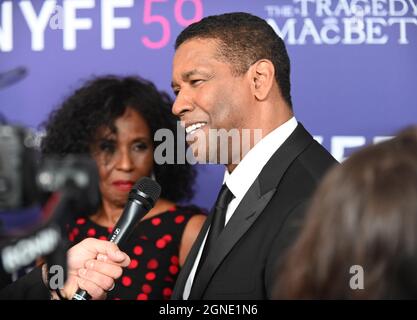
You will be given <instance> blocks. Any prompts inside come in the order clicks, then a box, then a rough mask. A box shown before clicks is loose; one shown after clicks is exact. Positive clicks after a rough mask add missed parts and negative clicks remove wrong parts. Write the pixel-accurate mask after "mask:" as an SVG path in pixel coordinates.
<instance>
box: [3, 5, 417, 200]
mask: <svg viewBox="0 0 417 320" xmlns="http://www.w3.org/2000/svg"><path fill="white" fill-rule="evenodd" d="M233 11H245V12H250V13H253V14H255V15H258V16H260V17H262V18H264V19H265V20H266V21H267V22H268V23H269V24H270V25H271V26H272V28H273V29H274V30H275V31H276V32H277V33H278V34H279V35H280V36H281V37H282V38H283V39H284V41H285V42H286V44H287V48H288V51H289V55H290V59H291V64H292V74H291V80H292V96H293V104H294V110H295V114H296V117H297V118H298V120H299V121H301V122H303V123H304V125H305V126H306V127H307V128H308V129H309V130H310V132H312V133H313V134H314V135H315V137H316V139H317V140H318V141H319V142H321V143H322V144H323V145H324V146H325V147H326V148H327V149H328V150H329V151H331V152H332V154H333V155H334V156H335V157H336V158H337V159H339V160H343V159H344V158H345V157H347V156H348V155H349V154H350V153H351V152H353V151H354V150H357V148H360V147H361V146H363V145H366V144H370V143H374V142H376V141H378V140H381V139H385V138H387V137H389V136H392V135H393V134H395V132H396V131H398V130H399V129H401V128H403V127H405V126H407V125H410V124H415V123H417V0H341V1H333V0H317V1H316V0H287V1H285V0H282V1H281V0H279V1H274V0H257V1H253V0H219V1H215V0H140V1H139V0H63V1H58V0H57V1H55V0H45V1H42V0H21V1H20V0H13V1H0V73H5V72H7V71H10V70H13V69H15V68H18V67H22V68H25V69H26V70H27V75H26V77H25V78H24V79H22V80H21V81H19V82H17V83H15V84H13V85H9V86H7V87H3V88H2V89H0V110H1V114H2V116H3V117H5V118H6V119H7V121H8V122H10V123H14V124H20V125H24V126H28V127H31V128H34V129H39V125H40V124H41V123H42V122H43V121H44V120H45V119H46V117H47V115H48V114H49V112H50V111H51V110H52V109H53V108H54V107H55V106H57V105H58V104H59V103H60V102H61V101H62V99H64V98H65V97H66V96H67V95H68V94H70V93H71V92H72V91H73V90H74V89H75V88H76V87H78V86H79V85H80V84H81V83H82V82H83V81H85V80H86V79H88V78H90V77H91V76H93V75H103V74H117V75H131V74H137V75H140V76H142V77H144V78H147V79H149V80H151V81H153V82H154V83H155V84H156V85H157V86H158V87H159V88H160V89H162V90H165V91H167V92H168V93H170V94H171V95H172V92H171V88H170V82H171V67H172V57H173V54H174V48H173V46H174V41H175V38H176V36H177V35H178V34H179V32H180V31H181V30H182V29H183V28H184V27H185V26H187V25H189V24H190V23H192V22H194V21H198V20H200V19H201V18H203V17H204V16H208V15H213V14H220V13H225V12H233ZM68 125H71V124H68ZM198 169H199V177H198V185H197V193H196V196H195V198H194V200H193V202H194V203H196V204H198V205H201V206H203V207H206V208H209V207H210V206H211V204H212V203H213V202H214V199H215V196H216V193H217V190H218V188H219V185H220V183H221V181H222V176H223V171H224V169H223V167H222V166H207V165H206V166H202V165H200V166H199V168H198Z"/></svg>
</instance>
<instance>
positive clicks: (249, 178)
mask: <svg viewBox="0 0 417 320" xmlns="http://www.w3.org/2000/svg"><path fill="white" fill-rule="evenodd" d="M296 127H297V120H296V119H295V117H292V118H291V119H290V120H288V121H287V122H285V123H283V124H282V125H280V126H279V127H277V128H276V129H274V130H273V131H271V132H270V133H268V134H267V135H266V136H265V137H263V138H262V139H261V140H260V141H259V142H258V143H257V144H256V145H255V146H254V147H253V148H252V149H251V150H249V152H248V153H247V154H246V155H245V156H244V157H243V159H242V160H241V161H240V163H239V164H238V165H237V167H236V168H235V169H234V170H233V172H232V173H229V171H228V170H227V169H226V171H225V173H224V179H223V183H226V185H227V187H228V188H229V189H230V191H231V192H232V193H233V195H234V196H235V197H236V199H242V198H243V196H244V195H245V194H246V192H247V191H248V190H249V188H250V186H251V185H252V183H253V182H254V181H255V179H256V177H257V176H258V175H259V174H260V173H261V171H262V168H263V167H264V166H265V164H266V163H267V162H268V161H269V159H270V158H271V157H272V155H273V154H274V153H275V152H276V151H277V150H278V148H279V147H280V146H281V145H282V144H283V143H284V141H285V140H287V138H288V137H289V136H290V135H291V133H292V132H293V131H294V130H295V128H296Z"/></svg>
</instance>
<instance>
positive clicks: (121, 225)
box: [72, 199, 149, 300]
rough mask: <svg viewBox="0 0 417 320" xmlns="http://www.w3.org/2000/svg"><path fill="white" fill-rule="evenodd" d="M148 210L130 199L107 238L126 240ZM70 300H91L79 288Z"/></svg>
mask: <svg viewBox="0 0 417 320" xmlns="http://www.w3.org/2000/svg"><path fill="white" fill-rule="evenodd" d="M148 211H149V210H148V209H145V207H144V205H143V204H142V202H140V201H139V200H138V199H131V201H130V202H129V205H128V206H127V208H125V210H124V211H123V213H122V216H121V217H120V220H119V221H118V222H117V224H116V226H115V227H114V229H113V233H112V234H111V235H110V236H109V238H108V240H109V241H110V242H113V243H115V244H117V245H120V243H121V242H123V241H125V240H127V238H128V237H129V235H130V233H131V232H132V231H133V229H134V228H135V227H136V225H137V224H138V223H139V221H140V220H141V219H142V218H143V217H144V216H145V214H146V213H147V212H148ZM72 300H91V296H90V295H89V294H88V292H87V291H85V290H83V289H80V288H79V289H78V290H77V292H76V293H75V294H74V296H73V297H72Z"/></svg>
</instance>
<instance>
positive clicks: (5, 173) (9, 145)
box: [0, 125, 100, 288]
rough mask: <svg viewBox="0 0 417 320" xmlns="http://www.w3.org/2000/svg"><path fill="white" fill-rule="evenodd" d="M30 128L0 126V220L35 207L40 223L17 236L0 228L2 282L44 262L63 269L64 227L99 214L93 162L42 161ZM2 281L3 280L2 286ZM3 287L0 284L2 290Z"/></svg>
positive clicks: (53, 158) (70, 159)
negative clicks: (87, 214) (79, 216)
mask: <svg viewBox="0 0 417 320" xmlns="http://www.w3.org/2000/svg"><path fill="white" fill-rule="evenodd" d="M37 144H39V143H36V135H35V134H33V133H32V132H31V131H30V130H29V129H27V128H24V127H20V126H13V125H0V218H1V216H2V215H1V213H4V212H8V214H9V215H10V213H12V214H13V215H14V214H15V215H19V212H21V210H23V209H25V208H29V207H31V206H35V205H38V206H39V207H41V208H43V209H42V212H43V213H42V216H43V218H44V219H43V220H45V221H43V222H42V223H39V225H38V226H37V227H35V228H32V230H30V231H28V230H24V231H22V230H20V231H18V233H16V232H13V234H11V233H10V232H7V233H6V232H5V230H3V231H2V230H1V229H0V236H1V237H2V238H4V239H5V241H3V242H2V243H0V278H3V281H4V279H5V278H8V277H7V274H9V275H10V274H12V273H15V272H16V271H17V270H19V269H21V268H23V267H25V266H28V265H30V264H31V263H32V264H33V263H34V262H35V261H36V260H37V259H38V258H40V257H46V260H47V263H48V266H52V265H61V266H65V264H66V263H65V261H66V260H65V259H66V250H67V244H66V236H65V233H66V230H65V224H66V221H67V219H69V218H70V217H71V216H73V215H76V214H80V213H81V212H82V213H85V212H92V211H94V210H95V209H97V207H98V204H99V201H100V194H99V190H98V173H97V168H96V164H95V162H94V161H93V160H92V159H91V158H90V157H88V156H83V155H68V156H65V157H57V156H45V157H41V155H40V152H39V151H38V148H37ZM0 282H1V281H0ZM1 286H2V284H1V283H0V288H1Z"/></svg>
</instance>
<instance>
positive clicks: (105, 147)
mask: <svg viewBox="0 0 417 320" xmlns="http://www.w3.org/2000/svg"><path fill="white" fill-rule="evenodd" d="M99 148H100V151H106V152H114V150H115V149H116V148H115V143H114V142H112V141H102V142H100V144H99Z"/></svg>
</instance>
